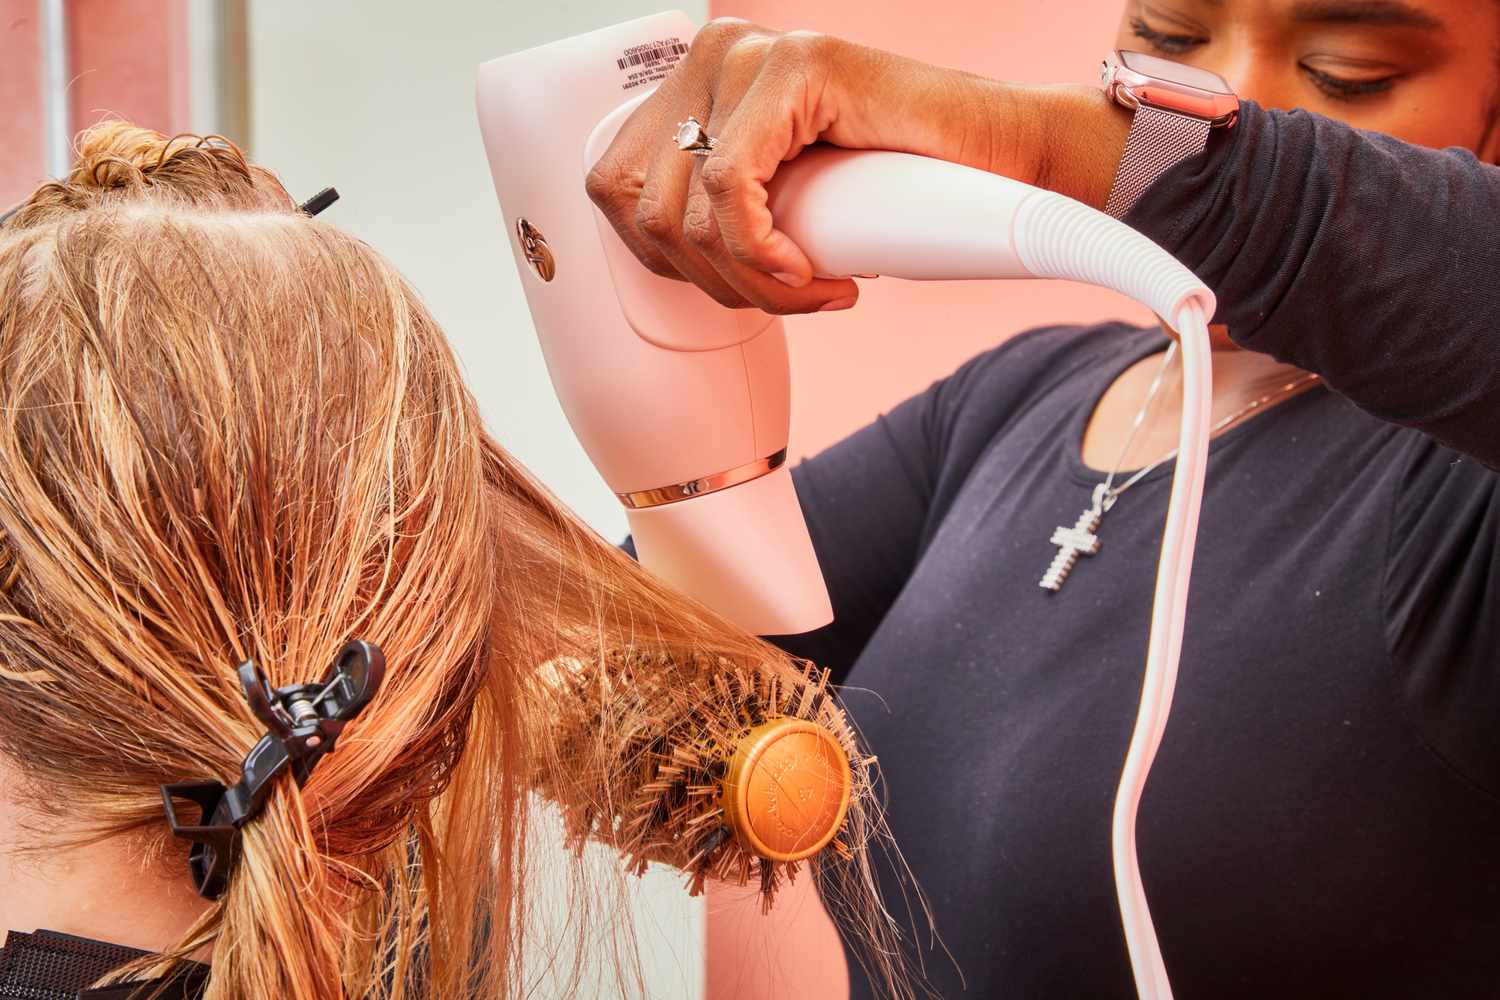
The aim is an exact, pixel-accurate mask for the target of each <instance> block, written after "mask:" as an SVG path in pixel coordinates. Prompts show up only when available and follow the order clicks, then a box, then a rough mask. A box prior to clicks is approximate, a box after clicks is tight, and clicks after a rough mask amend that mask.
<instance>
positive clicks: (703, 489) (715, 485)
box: [615, 448, 786, 510]
mask: <svg viewBox="0 0 1500 1000" xmlns="http://www.w3.org/2000/svg"><path fill="white" fill-rule="evenodd" d="M784 462H786V449H785V448H783V449H781V450H780V451H778V452H777V453H776V454H774V455H771V456H769V457H768V458H758V459H756V460H755V461H753V462H746V463H745V464H744V465H737V466H735V467H734V468H732V469H725V470H724V471H723V472H715V473H714V474H713V475H711V476H699V477H698V478H697V479H689V480H688V481H687V482H685V483H676V484H674V485H672V486H660V487H657V488H656V489H654V490H638V491H636V492H635V493H616V494H615V496H617V497H619V498H620V502H621V503H622V504H624V505H625V506H627V507H629V508H630V509H632V510H640V509H642V508H644V507H660V506H661V505H662V504H668V503H676V502H677V501H679V500H690V499H692V498H693V497H701V496H703V495H705V494H708V493H717V492H719V491H720V490H727V489H728V488H729V487H731V486H738V485H740V484H741V483H748V482H749V481H750V480H752V479H759V478H760V477H761V476H764V475H765V474H766V473H768V472H775V471H776V470H777V469H779V468H781V466H782V464H783V463H784Z"/></svg>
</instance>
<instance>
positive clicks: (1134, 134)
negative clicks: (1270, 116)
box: [1101, 50, 1240, 219]
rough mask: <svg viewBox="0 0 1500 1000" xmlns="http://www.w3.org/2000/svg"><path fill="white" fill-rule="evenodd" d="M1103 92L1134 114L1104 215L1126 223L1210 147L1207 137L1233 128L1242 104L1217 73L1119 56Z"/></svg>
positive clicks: (1107, 71) (1104, 78)
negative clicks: (1166, 179) (1153, 190)
mask: <svg viewBox="0 0 1500 1000" xmlns="http://www.w3.org/2000/svg"><path fill="white" fill-rule="evenodd" d="M1101 82H1102V83H1103V85H1104V92H1105V93H1106V94H1107V95H1109V96H1110V97H1111V98H1113V99H1114V100H1115V101H1117V102H1118V103H1120V104H1122V105H1124V106H1125V107H1127V108H1129V109H1130V110H1132V111H1134V112H1135V119H1134V120H1133V121H1132V122H1131V125H1130V138H1129V139H1127V140H1126V142H1125V154H1124V155H1123V156H1121V157H1120V166H1119V169H1117V170H1116V171H1115V181H1114V184H1113V186H1111V188H1110V190H1109V201H1108V202H1107V203H1106V204H1105V206H1104V211H1105V212H1107V213H1109V214H1110V215H1112V216H1114V217H1115V218H1116V219H1118V218H1121V217H1123V216H1124V215H1125V213H1126V212H1128V211H1130V209H1131V207H1132V206H1133V205H1134V204H1135V203H1136V202H1137V201H1139V200H1140V197H1141V195H1142V194H1143V193H1144V192H1145V190H1146V188H1148V187H1150V186H1151V183H1152V182H1153V181H1155V180H1156V179H1157V178H1158V177H1160V176H1161V175H1162V174H1164V173H1166V172H1167V171H1168V170H1170V169H1172V168H1173V167H1175V166H1176V165H1177V164H1179V163H1181V162H1182V161H1183V160H1185V159H1187V158H1188V157H1190V156H1194V155H1196V154H1198V153H1201V152H1203V150H1204V149H1205V148H1206V147H1207V146H1208V133H1209V131H1210V130H1212V129H1216V128H1230V127H1231V126H1233V125H1234V123H1235V120H1236V119H1238V118H1239V114H1240V100H1239V98H1238V97H1236V96H1235V94H1234V91H1233V90H1231V89H1230V87H1229V84H1227V83H1225V82H1224V78H1223V77H1221V76H1219V75H1218V74H1217V73H1210V72H1209V71H1208V70H1206V69H1199V68H1197V67H1196V66H1187V65H1185V64H1183V63H1179V62H1173V61H1172V60H1170V59H1162V58H1161V57H1159V56H1153V55H1148V54H1147V53H1145V52H1128V51H1125V50H1120V51H1117V52H1116V53H1115V54H1114V55H1113V56H1112V57H1110V58H1109V59H1106V60H1105V61H1104V72H1103V73H1102V74H1101Z"/></svg>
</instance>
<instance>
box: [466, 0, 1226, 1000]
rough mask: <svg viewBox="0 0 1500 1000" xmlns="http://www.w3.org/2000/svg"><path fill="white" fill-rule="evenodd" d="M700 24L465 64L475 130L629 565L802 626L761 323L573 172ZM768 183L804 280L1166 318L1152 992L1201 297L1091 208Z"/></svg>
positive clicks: (1130, 893) (1138, 948)
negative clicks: (1177, 418) (1028, 294)
mask: <svg viewBox="0 0 1500 1000" xmlns="http://www.w3.org/2000/svg"><path fill="white" fill-rule="evenodd" d="M696 31H697V28H696V25H694V23H693V22H692V20H691V19H690V18H689V17H687V15H685V14H682V13H680V12H671V13H664V14H659V15H655V16H652V17H646V18H641V19H640V20H636V21H631V22H629V23H626V24H621V25H617V26H615V27H611V28H605V29H603V30H601V31H595V32H592V33H590V34H587V35H580V36H578V37H576V38H569V39H565V40H563V41H560V42H556V43H553V44H551V45H545V46H542V47H540V48H535V49H531V50H529V51H526V52H520V53H517V54H515V55H510V56H506V57H504V58H501V59H496V60H494V61H492V62H488V63H485V64H484V65H483V66H481V67H480V70H479V80H478V95H477V98H478V111H479V123H480V127H481V130H482V131H483V134H484V143H485V149H486V151H487V153H488V155H489V161H490V169H491V171H492V172H493V174H494V179H495V189H496V193H497V194H498V195H499V198H500V205H501V209H502V210H503V212H504V214H505V219H506V223H507V226H508V228H509V230H510V233H511V236H512V249H513V251H514V253H515V255H516V265H517V267H518V268H519V269H520V271H521V279H522V284H523V285H524V286H525V290H526V297H527V301H528V303H529V305H530V307H531V313H532V317H533V318H534V319H535V321H536V328H537V334H538V336H539V337H540V338H541V344H542V350H543V353H544V354H545V357H546V361H547V367H548V371H549V372H550V374H551V376H552V380H553V383H554V384H555V386H556V388H557V393H558V396H559V398H560V399H561V401H562V404H563V408H564V410H565V411H566V412H567V415H568V419H569V421H570V422H571V424H572V426H573V429H574V431H575V432H576V433H577V434H578V437H579V438H580V439H581V440H582V442H583V445H584V447H585V449H586V450H587V452H588V454H589V457H590V458H591V459H592V461H593V462H594V464H595V465H596V466H597V467H598V469H599V471H600V472H601V473H602V474H603V476H604V479H605V481H606V482H607V483H608V484H609V486H610V488H611V489H612V490H614V492H615V493H616V495H618V496H619V497H620V498H621V500H622V502H623V503H624V504H625V506H626V508H627V516H628V518H629V521H630V526H631V530H632V531H633V532H634V535H635V540H636V545H637V549H638V553H639V556H640V559H641V562H642V563H643V564H644V565H645V566H646V567H647V568H649V569H651V570H652V571H654V572H655V573H657V574H658V575H660V576H661V577H663V578H665V579H666V580H667V581H668V582H670V583H672V584H674V585H675V586H676V587H677V588H678V589H680V590H682V591H683V592H685V593H687V594H691V595H692V596H694V597H696V598H698V599H699V600H701V601H703V602H704V603H705V604H707V605H709V606H710V607H713V608H714V609H716V610H718V611H719V612H721V613H723V614H725V615H727V616H728V617H729V618H730V619H731V620H733V621H735V622H736V623H737V624H739V625H740V626H742V627H743V628H745V629H746V630H748V631H750V632H753V633H756V634H761V635H772V634H790V633H796V632H803V631H807V630H810V629H813V628H816V627H818V626H820V625H823V624H825V623H827V622H828V621H829V620H830V619H831V611H830V607H829V601H828V595H827V591H826V589H825V587H824V584H823V579H822V574H821V572H820V570H819V569H818V565H817V561H816V559H815V558H814V555H813V551H812V545H811V543H810V541H809V539H808V534H807V528H806V525H805V524H804V522H803V519H802V515H801V511H800V508H799V507H798V505H797V498H796V495H795V493H794V491H793V489H792V483H791V477H790V473H789V471H788V469H787V468H786V466H785V465H784V464H783V462H784V459H785V455H786V445H787V428H788V423H789V391H788V369H787V355H786V340H785V334H784V333H783V330H782V324H781V321H780V320H778V319H775V318H773V317H770V316H767V315H765V314H763V313H760V312H756V311H751V310H731V309H725V308H723V307H721V306H719V305H718V304H717V303H715V302H714V301H713V300H711V299H710V298H709V297H708V296H706V295H704V294H703V293H702V292H700V291H699V290H698V289H697V288H695V287H694V286H692V285H688V284H685V283H683V282H679V281H672V280H668V279H666V278H661V277H658V276H657V275H654V274H652V273H651V272H649V271H647V270H646V269H645V267H643V266H642V265H641V264H640V263H639V262H638V261H637V260H636V258H635V257H634V256H633V255H632V254H631V253H630V252H629V250H627V249H626V247H625V246H624V244H623V243H621V242H620V240H619V238H618V237H617V236H616V235H615V233H614V230H613V229H612V228H611V227H610V225H609V223H608V222H607V221H606V220H605V219H604V218H603V216H602V215H600V214H599V213H598V212H597V211H596V210H595V209H594V207H593V205H592V204H591V203H590V202H589V200H588V198H587V196H586V195H585V193H584V189H583V185H584V176H585V174H586V173H587V171H588V168H589V167H590V166H591V165H592V164H593V163H594V162H595V161H596V160H597V159H598V158H599V156H600V155H601V154H602V153H603V152H604V150H605V149H606V148H607V147H608V146H609V143H610V141H611V140H612V139H613V137H614V135H615V133H616V132H617V131H618V130H619V128H620V126H621V124H622V123H623V122H624V120H625V119H626V117H628V116H629V114H630V112H631V111H632V110H634V108H635V106H636V105H637V104H638V103H639V102H640V101H641V100H642V99H644V98H645V96H646V95H647V94H649V93H650V92H651V90H653V89H654V87H655V84H656V83H657V82H659V81H660V80H661V79H662V78H663V77H665V76H666V75H667V73H668V71H669V70H670V69H671V67H672V65H673V64H674V63H675V62H676V60H677V59H678V58H680V57H681V55H682V54H683V53H684V52H686V51H687V46H688V44H689V43H690V42H691V40H692V37H693V35H694V34H695V33H696ZM661 138H662V142H663V143H666V142H669V141H671V140H670V137H669V136H667V135H663V136H662V137H661ZM770 195H771V202H770V204H771V209H772V214H773V215H774V216H775V218H776V221H777V225H778V226H779V227H780V228H781V229H782V230H784V231H785V232H786V233H787V234H788V235H789V236H791V238H792V239H793V240H795V241H796V242H797V244H798V245H800V246H801V247H802V248H803V249H804V250H805V251H806V252H807V253H808V255H809V257H810V258H811V259H812V261H813V264H814V266H815V268H816V269H817V271H818V273H820V274H824V275H848V274H859V273H876V274H882V275H887V276H892V277H904V278H915V279H954V278H1030V277H1054V278H1067V279H1072V280H1076V281H1085V282H1090V283H1093V284H1098V285H1104V286H1106V287H1109V288H1113V289H1115V290H1117V291H1120V292H1123V293H1125V294H1126V295H1129V296H1131V297H1132V298H1134V299H1136V300H1137V301H1139V302H1141V303H1143V304H1145V305H1147V306H1149V307H1150V308H1151V309H1152V310H1153V311H1155V312H1156V313H1157V315H1159V316H1162V317H1164V318H1165V319H1166V320H1167V322H1168V323H1170V324H1171V326H1172V327H1173V328H1174V329H1175V330H1177V331H1179V333H1180V335H1181V341H1182V352H1183V365H1184V371H1185V373H1186V375H1185V378H1184V406H1183V424H1182V439H1181V447H1180V452H1179V458H1178V464H1177V471H1176V476H1175V479H1174V483H1173V493H1172V500H1171V504H1170V508H1169V513H1168V519H1167V527H1166V532H1165V534H1164V541H1163V548H1162V555H1161V564H1160V568H1159V572H1158V579H1157V591H1156V605H1155V609H1154V611H1153V622H1152V630H1151V646H1150V649H1149V650H1148V653H1147V667H1146V675H1145V680H1144V686H1143V692H1142V699H1141V712H1140V717H1139V718H1138V720H1137V725H1136V731H1135V735H1134V737H1133V739H1132V742H1131V747H1130V751H1129V755H1128V756H1127V759H1126V762H1125V767H1124V772H1123V774H1122V777H1121V782H1120V791H1119V795H1118V796H1117V799H1116V811H1115V822H1114V827H1113V830H1112V837H1113V842H1112V847H1113V853H1114V859H1115V874H1116V887H1117V891H1118V895H1119V900H1120V906H1121V913H1122V920H1123V923H1124V928H1125V935H1126V939H1127V943H1128V945H1129V948H1130V953H1131V959H1132V964H1133V967H1134V969H1135V973H1136V981H1137V985H1138V987H1139V989H1140V992H1141V994H1142V996H1150V997H1167V996H1170V987H1169V985H1168V984H1167V980H1166V972H1165V970H1164V968H1163V967H1162V963H1161V956H1160V952H1159V950H1158V949H1157V947H1156V940H1155V935H1154V933H1153V931H1152V929H1151V923H1150V917H1149V913H1148V911H1147V908H1146V901H1145V894H1144V889H1143V888H1142V887H1141V883H1140V876H1139V870H1138V868H1137V866H1136V859H1135V842H1134V837H1135V811H1136V808H1137V807H1138V804H1139V800H1140V794H1141V791H1142V789H1143V788H1144V783H1145V776H1146V771H1147V769H1149V767H1150V761H1151V759H1152V757H1153V756H1154V754H1155V749H1156V745H1157V743H1158V742H1159V741H1160V738H1161V732H1162V729H1163V728H1164V726H1165V721H1166V714H1167V710H1168V708H1169V707H1170V703H1171V693H1172V687H1173V683H1174V680H1175V675H1176V668H1177V653H1178V650H1179V649H1180V645H1181V637H1182V628H1183V622H1184V614H1185V605H1186V600H1187V580H1188V575H1189V570H1190V568H1191V564H1192V549H1193V540H1194V538H1195V535H1196V531H1197V517H1198V507H1199V501H1200V499H1201V494H1202V486H1203V472H1204V462H1205V460H1206V451H1207V441H1208V415H1209V409H1208V404H1209V392H1210V388H1211V381H1210V371H1209V356H1208V327H1207V321H1208V317H1210V316H1212V315H1213V310H1214V301H1213V295H1212V293H1211V292H1210V291H1209V290H1208V289H1207V288H1205V287H1204V286H1203V284H1202V283H1201V282H1199V281H1198V280H1197V278H1195V277H1194V276H1193V275H1192V273H1191V272H1189V271H1188V270H1187V269H1186V268H1184V267H1183V266H1182V265H1181V264H1179V263H1178V262H1177V261H1176V260H1174V259H1172V257H1170V256H1169V255H1168V254H1166V253H1165V252H1164V251H1162V250H1161V249H1160V248H1159V247H1157V246H1156V245H1155V244H1153V243H1151V242H1150V241H1149V240H1147V239H1146V238H1145V237H1143V236H1141V235H1139V234H1138V233H1136V232H1135V231H1133V230H1131V229H1129V228H1128V227H1126V226H1124V225H1122V224H1121V223H1119V222H1117V221H1115V220H1113V219H1111V218H1109V217H1107V216H1105V215H1103V214H1102V213H1099V212H1096V211H1094V210H1093V209H1090V208H1088V207H1086V206H1084V205H1081V204H1078V203H1077V202H1074V201H1071V200H1070V199H1067V198H1064V197H1062V196H1059V195H1056V194H1052V193H1050V192H1046V191H1041V190H1038V189H1036V188H1033V187H1030V186H1028V185H1025V184H1021V183H1018V182H1016V181H1012V180H1008V179H1006V178H1003V177H998V176H995V175H993V174H988V173H985V172H983V171H979V170H974V169H970V168H967V167H961V166H957V165H954V164H951V163H944V162H940V161H937V160H931V159H927V158H924V157H918V156H911V155H907V154H902V153H891V152H869V151H864V152H851V151H846V150H837V149H833V148H822V147H815V148H812V149H809V150H807V151H805V152H804V153H802V155H800V156H798V157H796V158H795V159H794V160H792V161H791V162H789V163H787V164H785V165H784V166H783V167H782V168H781V169H780V170H779V171H778V173H777V176H776V178H775V180H774V181H773V183H772V187H771V191H770ZM893 206H896V208H895V210H893Z"/></svg>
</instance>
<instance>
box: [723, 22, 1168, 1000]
mask: <svg viewBox="0 0 1500 1000" xmlns="http://www.w3.org/2000/svg"><path fill="white" fill-rule="evenodd" d="M1121 6H1122V3H1121V0H1067V2H1066V3H1059V2H1057V0H936V2H930V3H923V2H913V0H815V2H807V0H800V2H799V0H711V10H712V13H713V14H714V16H723V15H732V16H735V17H743V18H747V19H749V20H751V21H755V22H758V23H760V24H766V25H770V26H773V27H777V28H811V29H814V30H818V31H825V32H828V33H830V34H835V35H840V36H843V37H845V38H851V39H854V40H856V41H860V42H863V43H865V44H868V45H874V46H878V47H880V48H885V49H892V50H895V51H898V52H901V53H903V54H906V55H910V56H915V57H917V58H919V59H924V60H927V61H928V62H934V63H939V64H942V65H946V66H953V67H957V68H961V69H966V70H969V71H971V72H975V73H982V74H984V75H986V76H990V77H995V78H1000V79H1007V80H1016V81H1026V82H1036V83H1057V82H1080V83H1082V82H1089V81H1092V80H1093V79H1095V78H1096V74H1097V70H1098V65H1099V60H1100V58H1101V57H1102V56H1103V55H1104V54H1105V53H1106V51H1107V50H1108V49H1109V48H1111V47H1112V42H1113V39H1114V33H1115V28H1116V25H1117V23H1118V19H1119V16H1120V9H1121ZM861 284H862V286H863V287H862V288H861V290H860V293H861V294H860V303H859V305H858V306H856V307H855V308H854V309H852V310H850V311H849V312H847V313H835V314H829V315H818V316H810V317H797V318H793V319H790V320H788V322H787V329H788V332H789V333H790V335H791V336H790V341H791V353H792V368H793V401H792V403H793V405H792V441H791V448H792V451H793V452H794V453H797V454H803V455H805V454H810V453H813V452H816V451H818V450H820V449H822V448H823V447H825V446H827V445H829V444H831V443H833V442H834V441H837V440H838V439H839V438H841V437H843V436H844V435H846V434H848V433H849V432H850V431H852V430H855V429H856V428H858V427H860V426H862V425H864V424H865V423H867V422H868V421H869V420H870V419H871V418H872V417H874V416H875V415H876V414H877V413H879V412H880V411H882V410H884V409H888V408H889V407H890V406H891V405H892V404H894V403H896V402H898V401H900V400H901V399H904V398H905V397H907V396H909V395H911V394H912V393H914V392H917V391H919V390H921V389H922V388H923V387H924V386H926V385H927V384H928V383H930V382H931V381H932V380H933V379H935V378H939V377H941V376H942V375H945V374H946V373H948V372H950V371H952V370H953V369H954V368H955V367H957V366H958V365H959V364H960V363H962V362H963V361H965V360H966V359H968V358H970V357H972V356H973V355H975V354H977V353H979V352H980V351H983V350H985V349H986V348H988V347H991V346H993V345H995V344H997V343H999V342H1000V341H1002V340H1004V339H1005V338H1006V337H1008V336H1010V335H1011V334H1013V333H1015V332H1017V331H1019V330H1023V329H1026V328H1027V327H1030V326H1035V325H1039V324H1044V323H1058V322H1073V321H1088V320H1093V319H1101V318H1105V317H1115V318H1131V319H1136V320H1145V319H1146V318H1147V316H1146V314H1145V313H1144V312H1143V310H1142V309H1141V308H1140V307H1139V306H1137V305H1135V304H1134V303H1132V302H1129V301H1127V300H1125V299H1123V298H1121V297H1119V296H1116V295H1114V294H1113V293H1110V292H1104V291H1100V290H1096V289H1091V288H1082V287H1079V286H1076V285H1061V284H1056V283H1047V282H1004V283H999V282H996V283H987V284H981V283H971V282H944V283H931V284H917V283H912V282H900V281H896V280H893V279H886V278H882V279H879V280H874V281H865V282H862V283H861ZM914 669H920V667H918V668H914ZM708 911H709V916H708V997H709V1000H793V998H795V1000H828V998H839V997H843V996H844V995H845V994H846V993H847V991H848V986H847V978H846V972H845V970H844V962H843V957H842V954H841V953H840V950H839V947H838V943H837V938H836V936H835V933H834V930H833V927H832V925H831V924H830V923H829V921H828V918H827V917H826V916H825V915H824V914H823V913H822V912H821V906H820V904H819V903H818V900H817V897H816V896H815V895H814V894H813V893H812V892H811V891H810V888H809V887H808V885H807V882H806V880H803V882H802V883H800V884H799V886H798V887H796V888H794V889H793V890H792V891H791V892H790V893H789V894H788V896H787V898H786V899H785V900H783V901H782V902H781V903H779V904H778V907H777V909H776V910H775V911H774V912H773V914H772V916H771V917H769V918H762V917H761V916H760V914H759V911H758V907H757V906H756V905H755V903H754V901H753V900H751V899H747V898H746V897H745V895H744V894H743V892H742V891H741V890H736V889H732V888H726V887H723V886H711V887H710V892H709V896H708Z"/></svg>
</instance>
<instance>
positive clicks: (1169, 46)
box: [1130, 17, 1396, 101]
mask: <svg viewBox="0 0 1500 1000" xmlns="http://www.w3.org/2000/svg"><path fill="white" fill-rule="evenodd" d="M1130 31H1131V33H1132V34H1133V35H1135V37H1137V38H1139V39H1141V40H1142V41H1144V42H1146V43H1148V44H1149V45H1150V46H1151V47H1152V48H1153V49H1155V50H1156V51H1157V52H1158V53H1159V54H1161V55H1171V56H1180V55H1186V54H1187V53H1189V52H1191V51H1192V50H1193V49H1195V48H1197V47H1198V46H1200V45H1202V44H1204V43H1205V42H1207V41H1208V39H1207V38H1204V37H1202V36H1201V35H1172V34H1168V33H1166V32H1162V31H1157V30H1156V29H1155V28H1153V27H1151V26H1150V25H1149V24H1147V23H1146V22H1145V21H1142V20H1141V19H1140V18H1134V17H1133V18H1131V19H1130ZM1300 68H1301V70H1302V72H1304V73H1306V74H1307V76H1308V78H1309V79H1310V80H1311V81H1312V84H1313V86H1315V87H1317V88H1318V89H1319V90H1321V91H1322V92H1323V93H1324V94H1325V95H1327V96H1328V97H1330V98H1332V99H1333V100H1335V101H1352V100H1355V99H1356V98H1360V97H1368V96H1370V95H1371V94H1382V93H1385V92H1386V91H1388V90H1390V89H1391V87H1392V86H1394V85H1395V83H1396V77H1394V76H1388V77H1385V78H1384V79H1381V80H1345V79H1343V78H1342V77H1337V76H1333V75H1332V74H1329V73H1324V72H1323V71H1322V70H1316V69H1313V68H1312V67H1310V66H1302V67H1300Z"/></svg>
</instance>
